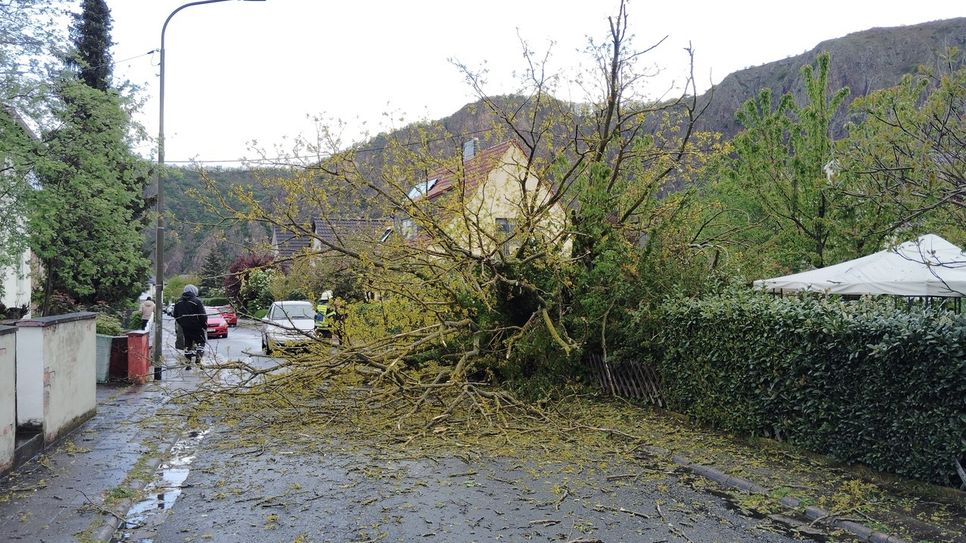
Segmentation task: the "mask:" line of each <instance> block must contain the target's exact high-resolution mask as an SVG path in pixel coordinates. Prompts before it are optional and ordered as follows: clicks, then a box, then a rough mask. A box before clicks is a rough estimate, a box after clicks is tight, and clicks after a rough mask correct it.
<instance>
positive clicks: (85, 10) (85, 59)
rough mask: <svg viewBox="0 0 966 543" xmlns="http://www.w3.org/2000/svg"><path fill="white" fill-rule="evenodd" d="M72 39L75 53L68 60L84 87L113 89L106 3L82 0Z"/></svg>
mask: <svg viewBox="0 0 966 543" xmlns="http://www.w3.org/2000/svg"><path fill="white" fill-rule="evenodd" d="M71 40H72V41H73V43H74V47H75V48H76V50H75V51H74V54H72V55H71V56H70V57H68V60H67V67H68V68H69V69H71V70H73V71H74V72H75V73H77V74H78V76H79V77H80V79H81V80H82V81H83V82H84V84H85V85H87V86H88V87H90V88H92V89H97V90H99V91H103V92H107V91H108V90H110V88H111V73H112V72H113V71H114V62H113V61H112V59H111V10H110V9H108V8H107V2H106V0H83V2H81V12H80V13H79V14H78V15H76V16H75V18H74V25H73V27H72V28H71Z"/></svg>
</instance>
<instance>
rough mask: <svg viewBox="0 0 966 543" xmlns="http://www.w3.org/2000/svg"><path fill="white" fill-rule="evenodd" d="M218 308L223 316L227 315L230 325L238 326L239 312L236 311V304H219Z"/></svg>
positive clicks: (226, 320)
mask: <svg viewBox="0 0 966 543" xmlns="http://www.w3.org/2000/svg"><path fill="white" fill-rule="evenodd" d="M216 309H217V310H218V311H220V312H221V316H222V317H225V322H227V323H228V326H238V313H235V308H234V306H232V305H231V304H228V305H219V306H217V307H216Z"/></svg>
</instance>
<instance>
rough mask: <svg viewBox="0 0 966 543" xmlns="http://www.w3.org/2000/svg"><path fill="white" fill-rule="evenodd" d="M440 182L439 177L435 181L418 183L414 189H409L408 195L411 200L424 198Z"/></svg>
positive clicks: (429, 180)
mask: <svg viewBox="0 0 966 543" xmlns="http://www.w3.org/2000/svg"><path fill="white" fill-rule="evenodd" d="M438 181H439V178H438V177H437V178H434V179H428V180H426V181H424V182H422V183H417V184H416V185H415V186H414V187H413V188H411V189H409V194H407V196H409V199H410V200H416V199H418V198H422V197H423V196H426V194H427V193H428V192H429V191H430V190H432V188H433V187H435V186H436V183H437V182H438Z"/></svg>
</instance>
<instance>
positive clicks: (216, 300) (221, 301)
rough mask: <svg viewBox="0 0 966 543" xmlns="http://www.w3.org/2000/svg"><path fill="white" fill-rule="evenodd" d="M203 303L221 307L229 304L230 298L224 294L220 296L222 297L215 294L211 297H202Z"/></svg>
mask: <svg viewBox="0 0 966 543" xmlns="http://www.w3.org/2000/svg"><path fill="white" fill-rule="evenodd" d="M201 303H203V304H205V305H207V306H212V307H219V306H223V305H228V304H229V303H230V302H229V301H228V298H225V297H224V296H220V297H215V296H213V297H211V298H202V299H201Z"/></svg>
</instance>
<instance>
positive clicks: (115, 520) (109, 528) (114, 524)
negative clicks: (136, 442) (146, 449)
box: [91, 437, 178, 543]
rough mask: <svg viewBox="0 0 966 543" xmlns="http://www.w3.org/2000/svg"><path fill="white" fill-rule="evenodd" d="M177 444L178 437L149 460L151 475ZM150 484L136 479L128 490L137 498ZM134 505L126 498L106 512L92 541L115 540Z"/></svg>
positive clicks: (106, 541) (101, 542)
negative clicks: (115, 535)
mask: <svg viewBox="0 0 966 543" xmlns="http://www.w3.org/2000/svg"><path fill="white" fill-rule="evenodd" d="M177 443H178V437H175V438H174V439H173V440H172V441H170V442H168V443H165V444H164V446H163V447H162V448H161V449H160V450H161V451H163V452H161V453H160V454H159V455H158V456H156V457H155V456H152V457H149V458H148V461H147V462H145V463H146V464H147V465H150V466H152V470H151V473H154V472H156V471H157V470H158V468H160V467H161V464H162V463H163V462H164V457H165V456H166V455H167V454H168V453H169V452H170V451H171V449H172V448H174V446H175V445H176V444H177ZM150 482H151V481H150V480H148V481H142V480H140V479H135V480H134V481H131V483H130V484H128V489H129V490H131V491H132V493H133V494H134V496H135V497H137V496H138V495H139V494H140V493H141V491H142V490H144V487H146V486H147V485H148V483H150ZM134 504H135V501H134V500H133V499H131V498H124V499H123V500H120V501H119V502H117V503H116V504H115V505H114V507H113V508H112V509H110V510H106V511H107V513H106V515H107V518H106V519H105V520H104V523H103V524H102V525H101V527H100V528H98V529H96V530H95V531H94V533H93V535H92V536H91V538H92V540H93V541H96V542H97V543H110V541H111V540H112V539H114V533H115V532H117V529H118V528H119V527H120V526H121V521H122V520H124V517H125V515H126V514H127V512H128V511H129V510H130V509H131V507H132V506H133V505H134Z"/></svg>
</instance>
